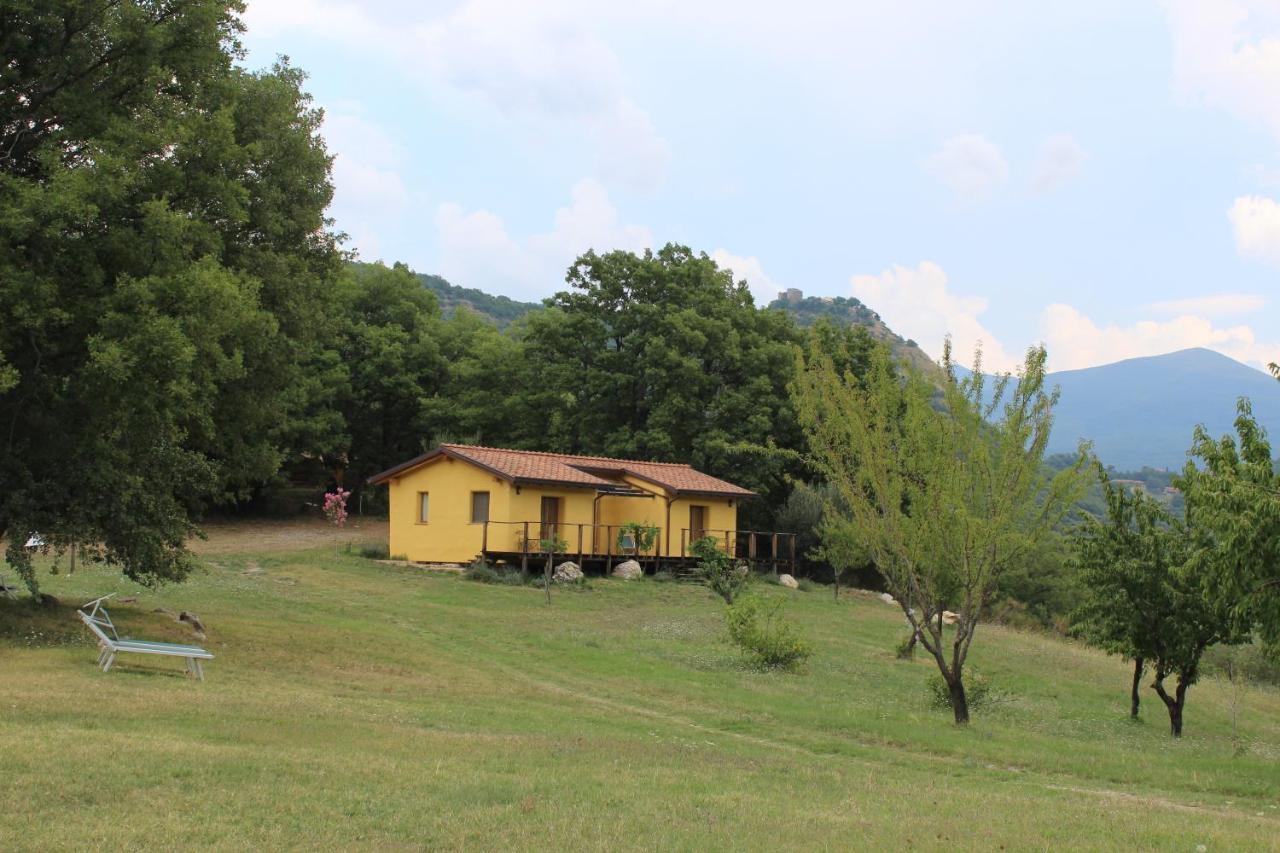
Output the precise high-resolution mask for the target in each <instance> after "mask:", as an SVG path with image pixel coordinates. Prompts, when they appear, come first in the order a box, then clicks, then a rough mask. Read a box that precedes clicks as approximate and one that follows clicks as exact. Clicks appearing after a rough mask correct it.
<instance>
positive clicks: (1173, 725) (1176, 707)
mask: <svg viewBox="0 0 1280 853" xmlns="http://www.w3.org/2000/svg"><path fill="white" fill-rule="evenodd" d="M1151 686H1152V688H1154V689H1155V691H1156V695H1157V696H1159V697H1160V699H1161V701H1163V702H1164V705H1165V707H1166V708H1168V709H1169V733H1170V734H1171V735H1173V736H1174V737H1182V709H1183V707H1184V706H1185V705H1186V704H1187V688H1188V687H1189V686H1190V685H1188V684H1187V682H1186V680H1185V679H1183V678H1182V677H1179V678H1178V686H1177V688H1176V689H1175V690H1174V695H1173V696H1170V695H1169V694H1168V692H1166V691H1165V689H1164V677H1163V676H1158V677H1157V679H1156V681H1155V682H1154V683H1153V684H1152V685H1151Z"/></svg>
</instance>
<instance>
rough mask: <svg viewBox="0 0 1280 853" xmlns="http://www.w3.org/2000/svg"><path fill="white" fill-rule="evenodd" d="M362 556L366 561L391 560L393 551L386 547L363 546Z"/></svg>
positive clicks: (361, 549)
mask: <svg viewBox="0 0 1280 853" xmlns="http://www.w3.org/2000/svg"><path fill="white" fill-rule="evenodd" d="M360 556H361V557H364V558H365V559H366V560H388V559H390V558H391V551H390V550H389V549H388V548H387V546H386V545H362V546H361V547H360Z"/></svg>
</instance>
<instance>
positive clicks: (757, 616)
mask: <svg viewBox="0 0 1280 853" xmlns="http://www.w3.org/2000/svg"><path fill="white" fill-rule="evenodd" d="M781 608H782V600H781V599H774V600H773V601H764V600H763V599H761V598H758V597H756V596H745V597H743V598H740V599H738V600H737V601H736V602H734V603H733V604H731V605H730V606H729V609H728V610H727V611H725V624H726V626H727V627H728V629H729V639H731V640H732V641H733V642H734V644H735V645H736V646H737V647H738V648H740V649H742V651H743V652H745V653H746V654H747V656H748V657H749V658H751V660H752V662H753V663H754V664H755V665H756V666H758V667H760V668H761V669H787V670H794V669H796V668H797V667H799V666H800V664H802V663H804V661H805V660H807V659H808V658H809V656H810V655H811V654H813V647H812V646H810V645H809V643H808V641H806V640H805V639H804V638H803V637H801V636H800V634H799V632H798V631H797V630H796V629H795V626H793V625H791V624H790V623H789V622H786V621H784V620H783V619H782V617H781V616H780V615H779V610H780V609H781Z"/></svg>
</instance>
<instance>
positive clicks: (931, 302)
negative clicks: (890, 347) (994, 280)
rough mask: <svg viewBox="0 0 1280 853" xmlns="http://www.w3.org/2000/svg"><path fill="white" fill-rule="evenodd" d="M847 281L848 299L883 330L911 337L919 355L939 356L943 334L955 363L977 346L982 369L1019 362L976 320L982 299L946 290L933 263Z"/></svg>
mask: <svg viewBox="0 0 1280 853" xmlns="http://www.w3.org/2000/svg"><path fill="white" fill-rule="evenodd" d="M851 281H852V284H853V295H854V296H856V297H857V298H858V299H860V300H862V301H863V302H864V303H866V305H867V307H869V308H871V309H872V310H873V311H876V312H878V313H879V314H880V316H881V317H882V318H883V319H884V321H885V323H887V324H888V326H889V328H891V329H893V330H894V331H895V332H897V333H898V334H900V335H902V336H903V337H905V338H912V339H914V340H915V341H916V342H917V343H918V344H920V346H921V347H922V348H923V349H924V350H925V352H928V353H931V354H933V355H935V356H939V355H941V353H942V343H943V340H944V339H945V338H946V336H947V335H948V334H949V335H951V340H952V345H953V349H954V357H955V359H956V361H958V362H959V363H960V364H966V365H967V364H968V363H969V362H970V361H971V360H972V358H973V352H974V350H975V348H976V347H977V346H978V345H979V344H981V346H982V363H983V366H984V367H985V368H986V369H988V370H1016V369H1017V368H1018V366H1019V365H1020V364H1021V363H1022V360H1021V359H1019V358H1014V357H1012V356H1011V355H1010V354H1009V353H1008V351H1006V350H1005V348H1004V346H1003V345H1002V344H1001V343H1000V341H999V340H998V339H997V338H996V336H995V335H993V334H992V333H991V331H990V330H989V329H987V328H986V327H985V326H983V325H982V322H981V321H980V320H979V319H978V318H979V316H980V315H981V314H982V313H983V312H985V311H986V310H987V304H988V302H987V299H986V298H985V297H981V296H961V295H959V294H956V293H953V292H951V291H950V289H949V288H948V286H947V274H946V273H945V272H943V271H942V267H940V266H938V265H937V264H934V263H930V262H928V261H924V262H922V263H921V264H920V265H919V266H917V267H914V268H912V267H903V266H897V265H895V266H893V267H892V268H890V269H887V270H885V271H884V272H882V273H880V274H879V275H855V276H853V278H852V280H851Z"/></svg>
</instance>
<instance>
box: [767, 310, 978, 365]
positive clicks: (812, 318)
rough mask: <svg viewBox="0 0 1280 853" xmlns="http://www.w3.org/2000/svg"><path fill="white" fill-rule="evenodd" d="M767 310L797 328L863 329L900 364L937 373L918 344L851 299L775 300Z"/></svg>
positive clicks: (967, 354)
mask: <svg viewBox="0 0 1280 853" xmlns="http://www.w3.org/2000/svg"><path fill="white" fill-rule="evenodd" d="M768 307H769V308H773V309H776V310H780V311H785V312H787V313H788V314H790V315H791V316H792V317H794V318H795V320H796V322H797V323H798V324H799V325H800V326H811V325H813V324H814V323H816V322H817V321H819V320H827V321H830V322H832V323H836V324H838V325H842V326H857V327H859V328H863V329H866V330H867V333H868V334H870V335H871V337H872V338H873V339H874V340H877V341H880V342H882V343H885V344H888V345H889V348H890V349H891V350H892V351H893V354H894V355H895V356H897V357H898V358H900V359H902V360H903V361H907V362H909V363H911V364H913V365H915V366H916V368H918V369H919V370H921V371H924V372H925V373H934V372H936V371H937V368H938V365H937V363H936V362H934V360H933V359H932V358H930V357H929V355H928V353H926V352H925V351H924V350H922V349H920V346H919V344H917V343H916V342H915V341H913V340H910V339H908V338H904V337H902V336H901V335H899V334H898V333H897V332H895V331H893V329H890V328H889V327H888V325H886V324H885V322H884V320H882V319H881V318H880V315H879V314H877V313H876V312H875V311H874V310H872V309H871V308H870V307H868V306H867V305H864V304H863V303H862V302H861V301H860V300H858V299H855V298H853V297H845V296H834V297H831V296H827V297H821V296H807V297H805V298H804V299H801V300H800V301H799V302H790V301H788V300H786V299H775V300H774V301H773V302H770V303H769V305H768ZM970 355H972V353H964V354H961V360H964V359H965V358H968V357H969V356H970Z"/></svg>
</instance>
